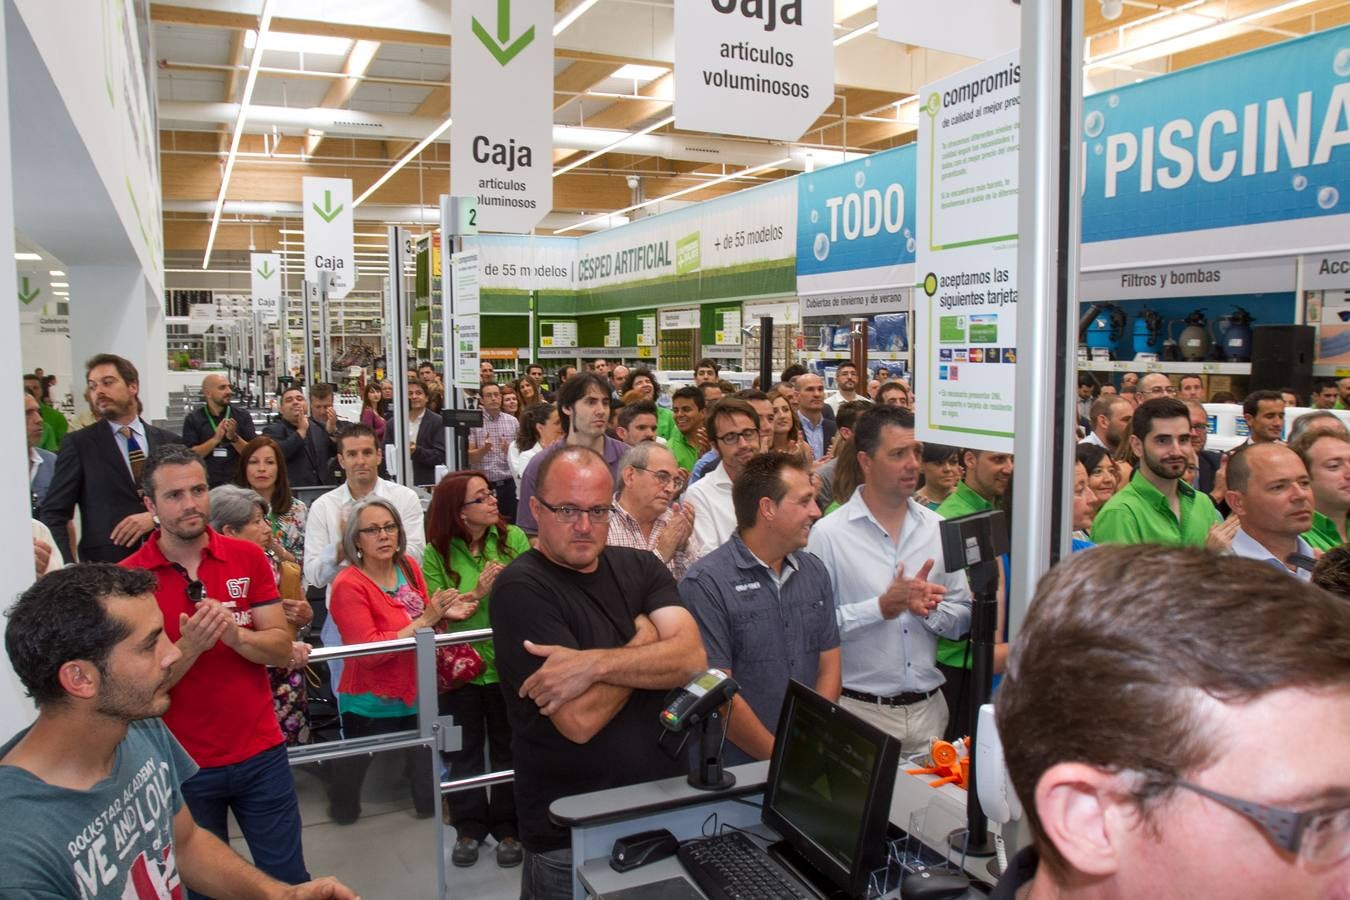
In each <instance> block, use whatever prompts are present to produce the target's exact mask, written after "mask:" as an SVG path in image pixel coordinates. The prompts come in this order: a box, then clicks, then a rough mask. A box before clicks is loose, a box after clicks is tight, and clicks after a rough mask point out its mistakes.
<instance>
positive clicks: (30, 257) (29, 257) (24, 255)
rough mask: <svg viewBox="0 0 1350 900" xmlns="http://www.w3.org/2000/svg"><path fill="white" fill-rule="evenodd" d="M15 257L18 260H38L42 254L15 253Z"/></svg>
mask: <svg viewBox="0 0 1350 900" xmlns="http://www.w3.org/2000/svg"><path fill="white" fill-rule="evenodd" d="M14 259H15V261H16V262H38V261H40V260H41V259H42V256H41V254H38V253H15V254H14Z"/></svg>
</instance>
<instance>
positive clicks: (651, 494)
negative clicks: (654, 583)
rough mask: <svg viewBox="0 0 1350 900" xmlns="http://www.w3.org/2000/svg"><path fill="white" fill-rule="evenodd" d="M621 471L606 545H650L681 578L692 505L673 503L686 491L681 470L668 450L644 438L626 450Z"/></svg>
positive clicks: (691, 525)
mask: <svg viewBox="0 0 1350 900" xmlns="http://www.w3.org/2000/svg"><path fill="white" fill-rule="evenodd" d="M619 471H620V478H621V479H622V480H621V481H620V482H619V485H618V492H617V493H615V495H614V512H613V513H612V514H611V515H610V518H609V546H611V547H633V548H635V549H638V550H649V551H651V552H652V553H655V554H656V556H657V558H658V559H660V560H661V562H663V563H665V564H666V568H668V569H670V574H671V575H673V576H674V577H675V580H676V581H679V580H680V579H681V578H683V577H684V573H685V570H686V569H688V568H689V564H690V563H691V562H692V561H693V555H692V554H691V553H690V550H689V545H690V538H691V536H692V535H693V532H694V508H693V507H692V506H690V505H689V504H688V503H683V504H681V503H676V502H675V498H676V497H678V496H679V495H680V492H681V491H683V490H684V482H685V473H684V470H683V469H681V468H680V466H679V464H678V463H677V462H676V461H675V455H674V454H673V453H671V452H670V451H669V450H668V449H666V448H665V447H662V446H661V445H660V444H658V443H656V442H655V441H643V442H642V443H640V444H637V445H635V446H634V447H633V448H632V449H631V450H629V451H628V452H627V453H625V454H624V456H623V460H622V461H621V462H620V463H619Z"/></svg>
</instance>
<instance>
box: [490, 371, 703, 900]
mask: <svg viewBox="0 0 1350 900" xmlns="http://www.w3.org/2000/svg"><path fill="white" fill-rule="evenodd" d="M587 377H594V376H587ZM539 458H540V460H541V463H540V466H539V468H538V485H539V487H538V490H537V491H535V492H534V493H533V494H532V495H531V497H530V499H529V504H530V506H531V507H533V510H534V518H535V521H536V522H537V524H538V544H537V546H536V547H535V549H533V550H531V551H529V552H528V553H525V554H522V555H521V556H518V557H516V559H515V560H514V561H512V563H511V565H509V566H507V567H506V569H505V570H504V571H503V572H502V574H501V575H500V576H498V578H497V582H496V584H495V585H494V586H493V592H492V605H491V607H490V609H489V610H488V615H489V617H490V620H491V623H492V630H493V644H494V646H495V648H496V654H497V655H496V665H497V672H498V675H500V677H501V685H502V691H503V694H504V695H505V697H506V704H507V707H506V708H507V716H508V718H509V720H510V723H511V750H512V759H513V761H514V767H515V779H516V780H515V792H516V812H517V819H518V821H519V825H520V840H521V843H522V844H524V846H525V862H524V868H523V871H522V873H521V887H520V896H521V897H522V898H526V900H554V898H557V900H570V898H571V897H572V896H573V887H574V884H575V881H574V878H573V874H572V858H571V857H572V853H571V835H570V832H569V831H568V830H567V829H566V828H564V827H562V826H559V825H557V824H555V823H554V822H553V821H552V820H551V819H550V818H549V812H548V810H549V804H551V803H552V802H553V801H554V800H556V799H558V798H559V797H563V796H566V795H571V794H578V793H585V792H587V791H595V790H601V789H605V788H613V787H621V786H623V785H629V784H636V783H638V782H644V781H652V780H654V779H660V778H669V777H672V776H676V775H680V774H682V773H684V772H685V771H686V766H685V761H684V760H683V759H680V760H672V759H670V758H669V757H668V756H666V754H665V753H664V752H662V750H661V749H660V748H659V747H658V746H657V743H656V740H655V735H654V733H653V728H654V726H655V723H656V722H657V716H658V715H659V713H660V711H661V709H662V707H663V705H664V703H665V692H666V691H668V690H669V689H670V688H673V687H679V686H680V685H683V684H685V683H687V680H688V678H689V677H690V675H691V674H693V673H695V672H698V671H699V670H701V669H703V668H705V667H706V666H707V657H706V656H705V655H704V652H703V643H702V641H701V640H700V638H699V634H698V626H697V625H696V624H695V623H694V620H693V618H692V617H691V616H690V615H689V613H688V612H687V611H686V610H685V608H684V607H683V605H682V604H681V603H680V598H679V594H678V593H677V592H676V589H675V581H674V579H672V578H671V577H670V572H668V571H667V570H666V567H665V566H663V565H662V564H661V561H660V560H658V559H657V558H656V557H655V556H654V555H653V554H652V553H649V552H647V551H645V550H636V549H632V548H628V547H608V546H606V543H605V542H606V538H607V536H608V531H609V527H610V521H611V518H612V506H611V504H612V503H613V492H614V481H613V479H612V478H611V476H610V473H609V466H608V464H607V463H606V462H605V460H604V458H603V457H601V456H600V455H599V454H598V453H596V452H594V451H593V450H590V449H589V448H586V447H564V448H558V449H555V450H553V451H549V452H545V453H541V454H540V455H539ZM643 477H646V476H643Z"/></svg>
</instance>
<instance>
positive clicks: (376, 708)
mask: <svg viewBox="0 0 1350 900" xmlns="http://www.w3.org/2000/svg"><path fill="white" fill-rule="evenodd" d="M407 545H408V541H407V535H405V534H404V531H403V522H402V520H401V519H400V518H399V514H398V510H397V509H395V508H394V505H393V504H392V503H390V502H389V501H388V500H385V499H383V498H381V497H375V496H371V497H368V498H367V499H365V500H362V501H361V502H360V503H358V504H357V505H356V506H355V507H354V508H353V509H352V511H351V514H350V515H349V516H348V518H347V522H346V525H345V527H344V528H343V534H342V545H341V547H340V548H339V550H338V563H339V564H341V563H342V562H343V561H344V560H345V561H348V562H350V563H351V565H349V566H346V567H344V568H343V569H342V570H341V571H340V572H339V573H338V575H337V577H336V578H335V579H334V580H333V586H332V591H331V593H330V595H329V599H328V612H329V614H330V615H331V616H332V617H333V622H334V624H336V625H337V629H338V632H339V633H340V634H341V635H342V643H344V644H365V643H370V642H374V641H387V640H390V639H391V638H400V637H409V636H411V635H412V634H413V633H414V632H415V631H416V630H417V629H418V628H438V627H439V626H440V625H441V623H442V622H444V621H463V620H465V619H468V618H469V617H470V616H471V615H473V612H474V609H475V608H476V607H477V602H476V601H475V600H473V599H471V598H469V597H465V596H462V595H461V594H460V593H459V591H456V590H443V591H437V592H436V593H434V594H429V592H428V591H427V586H426V582H425V581H423V579H422V572H421V571H420V570H419V569H418V567H417V563H416V562H414V561H413V560H412V558H411V557H409V556H407V555H406V549H407ZM466 649H467V648H466ZM439 668H440V660H439V659H438V669H439ZM479 668H481V663H480V664H479ZM416 704H417V672H416V662H415V658H414V654H413V652H412V651H411V650H408V651H401V652H397V653H381V654H377V655H374V656H356V657H352V658H350V659H348V660H347V661H346V664H345V665H344V666H343V667H342V679H341V681H340V682H339V683H338V709H339V711H340V712H341V713H342V735H343V737H345V738H355V737H366V736H369V735H374V734H388V733H391V732H395V731H407V730H413V729H416V728H417V705H416ZM402 752H403V753H404V767H405V771H406V773H407V776H408V780H409V783H410V785H411V787H412V795H413V804H414V807H415V811H416V814H417V816H418V817H419V818H426V817H428V816H431V815H433V814H434V812H435V806H436V798H435V792H434V791H433V789H432V785H431V781H430V779H429V777H428V776H429V773H430V762H431V761H430V759H428V758H427V752H428V751H426V750H425V749H422V748H415V749H409V750H404V751H402ZM332 766H333V777H332V778H331V779H330V780H329V784H328V815H329V817H330V818H331V819H332V820H333V822H334V823H336V824H339V825H347V824H350V823H352V822H355V821H356V820H357V819H358V818H360V816H361V784H362V782H363V781H364V780H365V775H366V769H367V768H368V767H369V766H370V756H369V755H367V754H361V755H359V756H351V757H347V758H345V759H339V760H335V761H334V762H333V764H332Z"/></svg>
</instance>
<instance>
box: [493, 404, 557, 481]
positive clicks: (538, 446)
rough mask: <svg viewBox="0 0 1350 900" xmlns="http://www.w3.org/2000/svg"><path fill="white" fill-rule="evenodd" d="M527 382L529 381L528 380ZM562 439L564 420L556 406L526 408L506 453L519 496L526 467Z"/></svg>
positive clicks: (539, 405) (544, 405)
mask: <svg viewBox="0 0 1350 900" xmlns="http://www.w3.org/2000/svg"><path fill="white" fill-rule="evenodd" d="M525 380H526V381H529V379H528V378H527V379H525ZM560 437H562V420H561V419H559V418H558V407H557V406H556V405H555V404H552V403H538V404H535V405H534V406H531V407H528V408H526V409H525V411H524V412H523V413H522V414H521V420H520V430H519V431H517V432H516V439H515V440H514V441H512V442H511V446H510V447H509V448H507V451H506V461H507V462H508V463H510V465H511V475H512V477H514V478H515V479H516V492H517V494H519V491H520V479H521V478H522V477H523V476H524V475H525V467H526V466H528V465H529V464H530V460H532V459H534V457H535V455H536V454H538V453H540V452H541V451H542V450H543V449H544V448H545V447H547V446H549V445H550V444H552V443H553V442H554V441H556V440H558V438H560Z"/></svg>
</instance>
